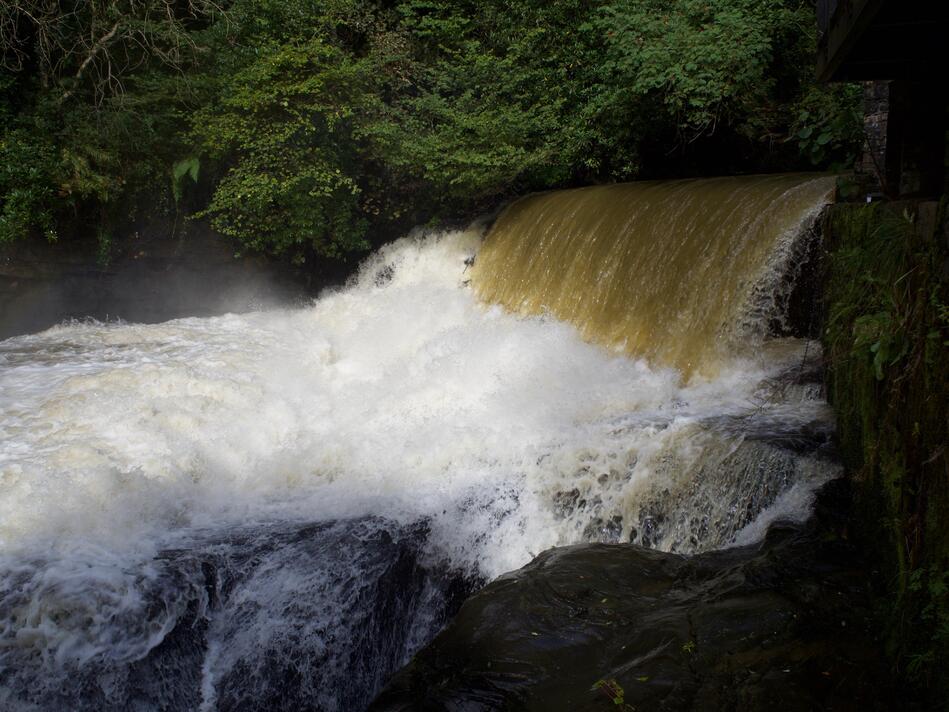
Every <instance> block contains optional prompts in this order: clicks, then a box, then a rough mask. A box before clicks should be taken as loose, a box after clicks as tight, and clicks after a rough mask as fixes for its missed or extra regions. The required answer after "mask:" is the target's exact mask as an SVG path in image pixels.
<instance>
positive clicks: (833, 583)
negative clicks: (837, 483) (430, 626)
mask: <svg viewBox="0 0 949 712" xmlns="http://www.w3.org/2000/svg"><path fill="white" fill-rule="evenodd" d="M832 489H833V488H832ZM834 496H837V495H834ZM840 531H841V525H840V523H839V522H838V521H835V520H834V516H833V512H832V511H831V512H828V508H827V507H826V506H825V507H824V509H823V510H821V508H820V507H819V508H818V516H816V517H815V518H812V520H811V521H810V522H809V523H808V524H807V525H794V526H791V525H775V526H773V527H772V528H771V530H770V531H769V534H768V536H767V537H766V539H765V541H764V542H762V543H761V544H759V545H755V546H751V547H745V548H736V549H730V550H724V551H716V552H711V553H707V554H700V555H696V556H694V557H684V556H677V555H674V554H666V553H660V552H656V551H651V550H648V549H644V548H641V547H638V546H632V545H624V544H621V545H602V544H590V545H577V546H570V547H563V548H558V549H552V550H549V551H547V552H545V553H543V554H541V555H540V556H538V557H537V558H536V559H535V560H534V561H533V562H531V563H530V564H528V565H527V566H525V567H524V568H523V569H521V570H519V571H516V572H513V573H511V574H508V575H506V576H503V577H501V578H500V579H498V580H496V581H494V582H493V583H491V584H489V585H488V586H487V587H485V588H484V589H483V590H482V591H480V592H479V593H477V594H475V595H474V596H473V597H472V598H470V599H469V600H468V601H467V602H466V603H465V604H464V606H462V608H461V611H460V612H459V614H458V616H457V617H456V618H455V620H454V621H453V622H452V623H451V624H449V626H448V627H447V628H446V629H445V630H444V631H443V632H442V633H441V634H440V635H439V636H438V637H437V638H436V639H435V640H434V642H432V643H431V644H430V645H429V646H428V647H427V648H425V649H424V650H423V651H422V652H421V653H420V654H418V655H417V656H416V657H415V659H414V660H413V662H412V663H411V664H410V665H408V666H407V667H406V668H404V669H403V670H402V671H401V672H400V673H398V674H397V675H396V677H395V678H394V679H393V680H392V681H391V682H390V684H389V685H388V687H387V688H386V689H385V691H384V692H383V693H382V694H381V695H380V696H379V697H378V698H377V699H376V701H375V702H374V703H373V705H372V706H371V707H370V709H371V710H373V712H395V711H396V710H459V711H460V710H466V711H467V710H500V709H518V710H548V711H549V710H607V709H627V710H628V709H634V710H769V711H770V710H778V709H780V710H782V711H784V710H817V709H834V710H851V709H853V710H857V709H859V710H883V709H891V708H892V707H891V705H890V703H891V702H892V700H891V699H890V696H889V695H890V690H889V687H888V685H887V674H886V668H885V666H884V663H883V662H882V661H883V659H884V656H883V654H882V650H881V649H880V644H879V642H878V640H877V639H876V637H875V625H874V622H873V620H872V619H871V612H870V604H869V591H868V586H869V584H868V577H867V575H866V572H865V570H864V569H863V568H862V567H861V566H860V565H859V557H858V556H857V555H856V554H855V551H854V549H853V547H852V546H851V545H850V544H849V543H848V542H847V541H846V540H845V539H842V538H840V537H839V533H840ZM598 683H599V684H598ZM617 690H618V691H621V697H622V705H626V706H625V707H623V706H621V705H620V704H614V702H615V701H616V699H617V698H618V697H617V695H618V693H617ZM611 691H612V692H611Z"/></svg>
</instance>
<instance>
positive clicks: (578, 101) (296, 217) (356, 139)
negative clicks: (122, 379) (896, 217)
mask: <svg viewBox="0 0 949 712" xmlns="http://www.w3.org/2000/svg"><path fill="white" fill-rule="evenodd" d="M813 13H814V11H813V3H812V2H807V1H806V0H674V1H669V0H597V1H594V2H589V1H586V0H564V1H563V2H557V3H548V2H540V1H539V0H479V2H469V1H466V0H460V1H457V2H455V1H452V2H448V1H447V0H389V1H377V2H370V1H368V0H324V1H322V2H320V1H317V0H219V1H217V2H215V0H87V1H81V0H72V1H69V0H65V1H64V0H8V1H7V2H5V3H3V4H2V6H0V50H2V68H0V242H4V241H12V240H19V239H23V238H26V237H29V236H34V237H37V236H40V235H45V237H46V238H47V239H49V240H56V239H65V238H67V237H69V236H70V235H69V233H70V232H71V231H72V232H75V231H79V232H85V233H88V232H89V231H96V230H97V231H99V233H100V237H101V240H102V242H103V244H104V245H107V244H108V240H109V235H110V234H111V233H110V231H113V230H116V229H117V228H121V227H122V226H123V225H128V224H129V223H130V221H131V220H132V219H133V218H135V217H136V216H142V215H145V214H148V213H149V212H152V213H153V212H155V211H175V210H179V211H181V212H183V213H188V214H191V215H197V216H199V217H205V218H207V219H208V220H210V222H211V224H212V226H213V227H214V228H215V229H217V230H218V231H220V232H222V233H224V234H226V235H229V236H231V237H233V238H235V239H236V240H237V241H238V243H239V244H240V245H242V246H244V247H246V248H252V249H259V250H263V251H268V252H272V253H278V254H283V255H286V256H287V257H289V258H292V259H294V260H296V261H302V260H305V259H308V258H309V257H312V256H316V255H321V256H343V255H345V254H347V253H350V252H352V251H358V250H361V249H363V248H365V247H367V246H368V242H367V236H368V235H372V234H377V233H380V232H381V233H384V232H386V230H388V231H389V232H391V230H392V229H395V228H398V229H402V228H404V227H406V226H408V225H410V224H412V223H413V222H417V221H426V220H432V219H440V218H446V217H451V216H460V215H465V214H470V213H471V212H472V211H475V210H480V209H484V208H486V207H489V206H491V205H492V204H494V203H496V202H497V201H498V200H499V199H501V198H503V197H505V196H508V195H512V194H515V193H519V192H523V191H528V190H534V189H541V188H549V187H557V186H565V185H577V184H583V183H590V182H598V181H610V180H625V179H632V178H637V177H654V176H667V175H675V174H678V175H682V174H690V173H702V172H704V173H724V172H731V171H762V170H778V169H787V168H807V167H827V166H828V165H830V163H831V162H832V161H835V160H843V159H846V157H847V156H848V155H849V154H850V153H851V152H852V151H853V149H854V147H855V146H854V141H855V140H856V136H857V134H858V125H859V122H858V121H857V114H856V111H855V106H856V100H855V96H854V90H853V89H852V88H827V87H818V86H815V84H814V82H813V80H812V75H813V54H814V45H815V37H814V34H815V22H814V17H813Z"/></svg>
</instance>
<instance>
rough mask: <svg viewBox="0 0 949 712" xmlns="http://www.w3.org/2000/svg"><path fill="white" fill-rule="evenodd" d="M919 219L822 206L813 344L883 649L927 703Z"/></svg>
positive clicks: (933, 442)
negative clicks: (819, 334)
mask: <svg viewBox="0 0 949 712" xmlns="http://www.w3.org/2000/svg"><path fill="white" fill-rule="evenodd" d="M923 217H924V215H923V213H918V212H917V210H916V208H915V207H914V206H908V207H905V208H903V207H902V206H899V205H896V206H890V205H885V204H873V205H869V206H862V205H853V204H849V205H838V206H835V207H834V208H833V209H832V213H831V217H830V219H829V221H828V223H827V225H826V226H825V237H826V238H827V239H828V240H829V247H830V250H831V252H830V264H829V274H828V277H827V286H826V298H827V315H828V319H827V326H826V334H825V343H826V345H827V355H828V360H829V371H828V375H829V386H830V392H829V395H830V399H831V402H832V403H833V405H834V408H835V412H836V414H837V430H838V437H839V440H840V446H841V450H842V453H843V455H844V459H845V462H846V464H847V466H848V469H849V470H850V472H851V473H852V474H853V476H854V479H855V480H856V482H857V484H858V488H857V497H856V499H857V504H858V512H859V523H860V524H861V526H860V528H861V530H862V531H861V534H862V536H863V537H864V538H865V540H866V541H867V542H868V543H869V544H870V545H871V546H873V547H874V548H875V549H876V552H877V559H878V561H879V565H880V566H881V568H882V570H883V571H884V572H885V574H886V578H887V584H888V586H889V592H888V593H889V598H888V604H889V610H888V612H887V621H888V622H887V639H888V644H889V648H890V651H891V653H892V656H893V660H894V663H895V665H896V667H897V669H898V670H899V671H900V672H901V673H902V674H903V675H904V676H906V677H907V678H908V679H909V680H910V681H911V682H914V683H915V684H916V687H917V689H918V690H920V691H921V693H923V694H930V693H931V696H932V699H938V697H939V695H943V697H944V695H945V693H946V692H947V691H949V676H947V674H946V670H945V667H944V666H940V664H939V661H940V660H944V659H945V656H946V655H949V598H947V586H949V527H947V526H946V524H947V522H949V489H947V488H946V477H947V474H949V463H947V454H949V421H947V419H946V411H945V407H946V403H947V402H949V319H947V305H946V303H945V302H944V301H943V295H944V294H945V293H946V273H945V269H944V264H945V262H946V259H947V258H949V253H947V247H946V244H945V242H944V240H943V239H941V238H940V234H941V233H942V231H943V230H944V229H945V227H944V226H945V220H946V217H945V204H943V205H941V206H940V208H939V211H938V213H937V214H933V213H932V212H930V215H929V217H930V219H923ZM920 622H922V623H923V624H922V625H920ZM927 690H929V693H927V692H925V691H927Z"/></svg>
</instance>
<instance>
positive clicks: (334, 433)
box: [0, 228, 829, 655]
mask: <svg viewBox="0 0 949 712" xmlns="http://www.w3.org/2000/svg"><path fill="white" fill-rule="evenodd" d="M480 240H481V232H480V230H479V229H476V228H473V229H471V230H468V231H459V232H452V233H448V234H444V235H430V236H427V237H416V238H406V239H403V240H400V241H398V242H396V243H394V244H391V245H389V246H388V247H386V248H384V249H383V250H381V251H380V252H379V253H378V254H377V255H375V256H374V257H373V258H372V259H371V260H370V261H369V262H367V264H366V265H364V266H363V268H362V269H361V271H360V273H359V275H358V277H357V279H356V280H355V281H354V283H353V284H352V285H350V286H349V287H347V288H345V289H342V290H339V291H337V292H335V293H332V294H327V295H325V296H324V297H323V298H321V299H319V300H317V301H316V302H315V303H314V304H312V305H311V306H309V307H307V308H302V309H296V310H285V311H270V312H258V313H251V314H244V315H239V316H238V315H227V316H222V317H217V318H209V319H182V320H177V321H171V322H167V323H164V324H157V325H150V326H143V325H131V324H101V323H81V324H69V325H63V326H60V327H56V328H53V329H50V330H48V331H46V332H43V333H41V334H36V335H32V336H25V337H18V338H14V339H9V340H7V341H5V342H2V343H0V566H2V567H3V568H4V570H5V571H7V572H8V573H9V572H12V571H14V570H15V569H16V567H21V568H22V566H23V564H22V562H24V561H30V560H40V559H42V560H44V561H47V562H59V563H56V564H55V565H54V564H48V565H44V566H43V567H42V570H37V571H35V572H34V573H33V574H32V575H33V576H34V577H43V578H44V581H46V583H48V584H49V585H48V586H45V584H44V585H40V584H39V583H37V581H36V580H34V581H33V583H32V584H31V585H32V586H33V590H34V591H35V592H36V593H37V599H36V602H34V603H30V604H24V605H27V608H26V609H23V610H20V609H18V613H17V615H18V616H20V617H21V618H22V620H20V619H17V620H20V622H19V623H15V624H10V623H9V622H8V623H7V628H6V629H5V631H0V639H2V640H3V642H2V643H0V644H2V645H9V644H21V643H22V644H28V643H29V641H26V638H25V637H24V636H26V637H29V636H33V638H32V639H31V640H32V641H34V642H35V643H36V644H37V645H39V646H40V647H42V648H43V649H44V650H53V651H67V652H69V653H70V654H72V652H74V651H75V650H78V649H79V648H83V650H84V651H85V652H81V653H79V654H80V655H88V654H94V653H95V651H101V650H103V649H105V648H107V647H109V646H110V645H112V643H110V642H109V638H108V635H109V633H108V632H107V631H105V629H104V628H103V629H101V630H100V629H99V628H97V627H96V626H94V625H93V626H83V625H80V624H79V623H75V624H73V623H69V621H65V622H63V621H62V619H60V618H58V617H57V616H56V615H53V614H49V615H46V614H44V613H43V610H45V609H43V607H44V606H46V607H48V608H50V607H52V608H54V607H55V600H56V597H57V596H59V595H70V596H72V597H76V596H79V597H82V596H86V597H87V598H88V600H89V601H90V602H91V603H90V606H92V608H93V609H95V610H98V611H104V612H103V613H102V615H108V612H109V611H113V612H114V611H116V610H120V609H121V610H123V611H126V612H129V611H131V612H133V613H134V611H135V610H136V606H139V605H140V604H139V603H136V602H135V601H131V600H126V599H125V598H123V596H126V595H132V594H129V593H128V592H129V591H131V590H132V589H131V588H130V587H129V581H130V580H132V579H134V577H135V576H138V575H140V574H139V573H130V572H134V571H138V568H137V567H140V566H142V565H143V564H142V563H141V562H144V561H148V557H149V556H151V555H152V554H153V553H154V552H155V551H156V550H158V549H160V548H162V547H168V546H174V544H175V542H176V541H178V540H181V539H184V538H187V536H190V533H191V532H194V531H196V530H205V529H214V528H218V527H223V526H227V525H229V524H233V523H235V522H247V521H272V520H295V519H298V520H301V521H319V520H327V519H337V518H342V517H348V516H361V515H366V514H381V515H384V516H386V517H389V518H392V519H395V520H398V521H404V522H409V521H414V520H417V519H419V518H426V519H429V520H431V530H432V535H431V537H430V540H431V542H433V547H434V548H436V549H437V552H435V551H433V555H436V554H437V555H438V556H443V557H448V558H449V559H450V560H451V562H452V563H453V564H454V565H456V566H459V567H463V568H466V569H468V570H471V571H478V572H479V573H481V574H482V575H484V576H487V577H493V576H496V575H498V574H500V573H502V572H504V571H508V570H510V569H513V568H516V567H518V566H521V565H523V564H524V563H526V562H527V561H529V560H530V558H531V557H532V555H534V554H537V553H539V552H540V551H542V550H544V549H546V548H548V547H550V546H554V545H559V544H567V543H572V542H576V541H579V540H582V539H583V538H584V537H586V538H589V531H590V530H589V527H591V526H595V525H596V523H597V522H598V521H599V520H602V519H604V518H607V517H609V516H612V515H614V514H616V513H619V515H620V516H623V517H624V519H623V521H622V524H621V525H619V526H620V527H621V532H620V533H619V537H620V538H621V539H623V540H625V539H627V538H628V537H629V536H630V535H631V534H633V528H634V526H635V525H636V524H635V522H636V516H637V513H638V508H639V506H640V505H641V503H642V502H643V501H644V499H645V498H648V497H649V496H651V495H654V494H656V493H657V492H662V491H663V490H664V489H666V490H668V489H669V488H673V489H674V488H675V487H680V488H681V486H682V482H681V480H682V477H683V475H682V473H683V472H685V473H689V472H702V471H705V470H703V469H702V468H703V467H705V469H706V470H707V469H708V467H707V463H706V462H705V460H703V458H705V459H707V457H708V453H709V452H711V451H713V450H714V451H715V452H717V453H718V454H717V455H715V457H719V458H720V459H721V458H722V457H724V455H722V454H721V453H722V452H725V451H728V452H731V450H734V447H737V446H738V444H740V442H741V440H742V437H743V436H742V435H741V434H740V433H737V434H736V433H733V432H730V431H724V430H722V431H719V430H715V429H714V428H711V429H710V426H709V425H708V424H709V422H712V421H715V420H716V419H721V418H728V417H732V418H739V417H754V418H759V419H761V418H764V419H767V418H772V419H774V420H775V421H776V422H777V421H780V422H781V423H782V424H783V427H784V426H788V424H791V425H793V424H794V423H808V422H812V421H814V420H821V419H826V418H828V417H829V415H828V412H827V407H826V404H824V403H823V402H822V401H820V400H818V399H815V398H813V397H804V398H798V399H796V400H794V401H793V402H792V401H787V400H776V401H775V400H772V401H770V402H762V401H761V398H760V388H759V384H760V383H761V382H762V381H763V380H764V379H766V378H768V377H770V376H772V375H774V374H776V373H778V372H780V371H782V370H784V369H786V368H788V366H789V364H790V363H792V362H793V360H794V359H796V358H799V357H800V356H799V351H800V346H801V344H796V345H795V344H793V343H792V344H791V346H790V347H787V348H785V349H784V350H783V351H781V353H779V354H778V355H775V354H776V353H777V352H775V351H770V352H768V353H763V354H762V355H761V356H760V357H759V358H757V359H745V360H743V361H741V362H738V361H736V362H735V364H734V365H733V367H732V368H730V369H725V370H724V371H723V372H722V373H721V374H720V375H719V376H718V377H717V378H715V379H714V380H707V381H697V382H694V383H691V384H689V385H687V386H683V385H682V384H681V383H680V379H679V376H678V374H677V373H676V372H674V371H672V370H664V369H655V368H650V367H649V366H648V365H647V364H646V363H644V362H640V361H633V360H629V359H627V358H624V357H621V356H616V355H614V354H611V353H608V352H606V351H604V350H603V349H600V348H598V347H596V346H592V345H590V344H587V343H584V342H583V341H581V340H580V338H578V336H577V333H576V331H575V330H574V329H573V328H571V327H570V326H568V325H565V324H563V323H559V322H557V321H555V320H553V319H548V318H519V317H516V316H513V315H510V314H508V313H505V312H504V311H502V310H501V309H500V308H497V307H492V306H485V305H482V304H480V303H478V302H477V301H476V299H475V297H474V295H473V294H472V291H471V290H470V289H469V288H468V287H467V286H466V284H465V280H466V279H467V267H466V260H468V259H469V258H470V257H472V256H473V255H474V254H475V253H476V252H477V249H478V246H479V244H480ZM710 443H717V445H716V448H718V449H717V450H716V449H715V448H711V449H710V446H709V444H710ZM723 443H724V444H723ZM729 443H733V444H734V447H732V445H729ZM723 448H724V450H723ZM729 448H731V450H729ZM670 463H674V464H675V467H670ZM805 469H806V468H805ZM816 469H817V470H820V472H818V473H817V474H814V475H813V477H811V475H808V474H807V473H806V472H804V470H802V472H804V474H802V475H801V477H803V478H804V479H805V480H806V481H804V482H801V483H800V484H799V487H800V488H801V491H805V490H806V491H809V490H808V487H810V486H811V485H809V484H808V483H811V484H813V483H817V482H819V481H823V480H824V479H826V472H825V470H821V468H820V467H817V468H816ZM673 471H674V472H675V473H678V474H670V473H672V472H673ZM790 484H792V483H789V486H790ZM573 490H576V491H577V496H576V498H575V502H574V504H576V502H577V501H579V500H583V501H585V502H586V505H585V506H582V507H573V508H570V507H568V508H567V509H568V510H569V511H564V508H563V507H562V506H561V505H562V503H563V501H564V499H563V497H564V493H568V494H569V493H570V492H572V491H573ZM567 499H569V496H568V497H567ZM791 499H793V498H791ZM789 501H790V499H789ZM799 501H800V498H798V499H795V500H794V503H793V507H791V508H792V509H794V511H795V513H796V515H797V516H800V511H799V510H801V508H800V507H799V506H798V502H799ZM715 506H719V507H720V508H722V511H723V512H725V513H726V514H727V508H728V507H729V506H732V505H731V504H729V502H727V501H724V500H723V501H722V502H720V503H718V504H717V505H715ZM722 516H724V515H722ZM722 543H727V542H721V541H718V540H715V541H710V542H709V545H720V544H722ZM697 548H702V546H701V545H700V546H698V547H697ZM706 548H707V547H706ZM71 567H72V568H71ZM83 567H85V568H83ZM80 569H81V570H82V571H84V572H85V573H79V571H80ZM91 569H95V572H94V573H89V572H90V570H91ZM9 575H11V576H12V575H13V574H12V573H9ZM84 576H85V578H84ZM89 586H94V587H96V589H97V590H98V591H101V592H103V593H101V594H96V595H95V596H92V595H91V594H89V590H88V587H89ZM70 587H73V588H70ZM64 591H65V592H67V593H66V594H63V592H64ZM105 599H108V600H105ZM113 599H114V600H113ZM29 606H34V608H35V609H36V610H34V611H33V612H30V609H29ZM37 607H38V608H37ZM90 610H91V609H90ZM90 615H93V617H95V615H97V614H95V613H94V612H93V613H90ZM129 615H131V613H129ZM83 620H85V619H83ZM11 626H12V627H11ZM44 626H45V627H44ZM159 633H160V632H159ZM159 633H156V632H154V631H142V632H141V635H138V636H137V637H136V638H135V643H134V644H135V645H136V646H139V647H138V648H135V649H134V650H132V649H130V650H129V651H127V652H126V653H116V654H120V655H126V654H127V655H136V654H141V646H148V645H150V644H151V643H150V642H149V641H152V640H153V637H152V636H153V634H154V635H158V634H159ZM57 636H58V638H57ZM75 636H80V637H82V636H85V638H83V640H82V641H80V642H81V644H80V642H77V641H78V639H77V638H76V637H75ZM54 638H55V639H56V640H55V641H54V640H53V639H54ZM41 639H42V640H41ZM11 641H17V642H16V643H11ZM29 644H32V643H29ZM83 646H85V647H83Z"/></svg>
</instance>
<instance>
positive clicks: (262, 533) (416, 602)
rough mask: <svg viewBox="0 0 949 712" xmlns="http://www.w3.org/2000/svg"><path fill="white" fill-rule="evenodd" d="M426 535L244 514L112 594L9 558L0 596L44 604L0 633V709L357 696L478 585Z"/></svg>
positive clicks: (167, 554)
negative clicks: (14, 633) (65, 586)
mask: <svg viewBox="0 0 949 712" xmlns="http://www.w3.org/2000/svg"><path fill="white" fill-rule="evenodd" d="M427 538H428V529H427V525H426V524H425V523H424V522H417V523H415V524H412V525H400V524H397V523H395V522H392V521H389V520H386V519H382V518H378V517H368V518H362V519H354V520H341V521H335V522H320V523H312V524H306V523H295V524H290V523H287V524H285V523H275V524H260V523H251V524H248V525H246V526H240V527H237V528H234V529H230V530H223V531H212V532H209V533H208V536H207V538H203V539H202V538H198V539H195V540H192V541H186V542H183V544H185V545H184V546H183V547H182V548H180V549H172V550H164V551H160V552H158V553H157V554H156V555H155V556H154V557H153V558H152V559H151V560H150V561H148V562H146V563H145V564H143V565H141V566H140V567H138V569H136V570H140V571H144V572H147V573H145V574H142V575H140V576H137V577H133V578H131V579H130V580H129V581H127V583H129V585H127V586H124V587H123V588H122V589H121V590H122V591H123V593H124V595H122V596H119V597H118V598H114V599H113V598H109V595H108V594H109V589H108V587H107V582H100V585H99V587H98V588H97V587H95V586H94V587H92V588H85V589H82V590H79V591H69V592H68V593H64V592H63V591H61V590H59V589H57V588H56V587H55V586H52V587H50V586H47V584H46V582H45V581H44V580H43V578H42V577H41V576H39V577H34V576H32V574H31V567H30V565H26V566H20V567H17V568H15V569H14V570H15V571H16V572H18V573H16V574H14V575H12V576H8V577H7V578H6V579H5V580H4V581H3V582H0V610H3V611H5V612H6V611H10V616H9V617H10V619H17V618H18V617H19V618H22V617H23V616H28V615H30V611H35V610H40V611H48V612H50V613H49V619H48V620H46V621H45V625H46V626H47V628H46V631H47V633H48V634H47V635H46V637H44V636H43V635H38V636H35V640H33V641H32V642H31V641H28V640H24V639H23V638H20V639H17V641H16V644H7V645H6V646H0V670H2V671H3V675H2V676H0V709H2V710H4V712H6V711H7V710H10V711H11V712H15V711H18V710H24V711H25V710H39V709H43V710H74V711H76V712H93V711H94V712H108V711H114V712H119V711H122V712H125V711H126V710H165V711H167V712H174V711H182V712H183V711H185V710H188V711H192V710H197V709H199V708H204V707H207V708H208V709H214V710H220V711H221V712H226V711H231V710H234V711H236V710H248V709H254V710H321V711H323V712H334V711H339V712H351V711H352V710H361V709H365V707H366V705H368V704H369V702H370V701H371V699H372V696H373V694H374V693H375V692H376V691H377V690H379V689H380V688H381V687H382V685H383V684H384V682H385V680H386V679H387V678H388V676H389V675H391V673H392V672H393V671H394V670H397V669H398V668H399V666H400V665H402V664H404V662H405V661H406V660H407V659H408V657H409V655H411V653H412V652H413V651H414V650H416V649H418V647H419V646H420V644H421V642H422V641H425V640H429V639H430V638H431V637H432V635H434V633H435V632H436V631H437V630H438V629H439V628H440V627H441V626H442V625H443V624H444V623H445V621H446V620H447V619H448V618H449V617H450V616H451V615H452V614H453V613H454V612H455V611H456V610H457V609H458V605H459V603H460V601H461V600H462V599H463V598H464V596H465V595H467V594H468V593H469V592H470V590H471V586H473V585H474V583H473V582H471V581H468V580H467V579H465V578H464V577H462V576H461V575H460V574H458V573H455V572H452V571H449V570H445V569H444V568H440V567H437V566H430V565H426V564H425V563H423V561H422V558H423V556H422V554H421V552H422V550H423V548H424V547H425V543H426V540H427ZM33 563H36V562H33ZM103 581H104V579H103ZM100 594H101V595H102V598H98V596H100ZM110 601H111V603H110ZM97 616H98V622H99V626H98V627H95V626H94V625H93V624H92V623H89V621H91V620H93V618H95V617H97ZM59 633H61V634H59ZM10 639H11V638H10V637H9V636H8V637H7V638H6V640H10Z"/></svg>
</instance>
